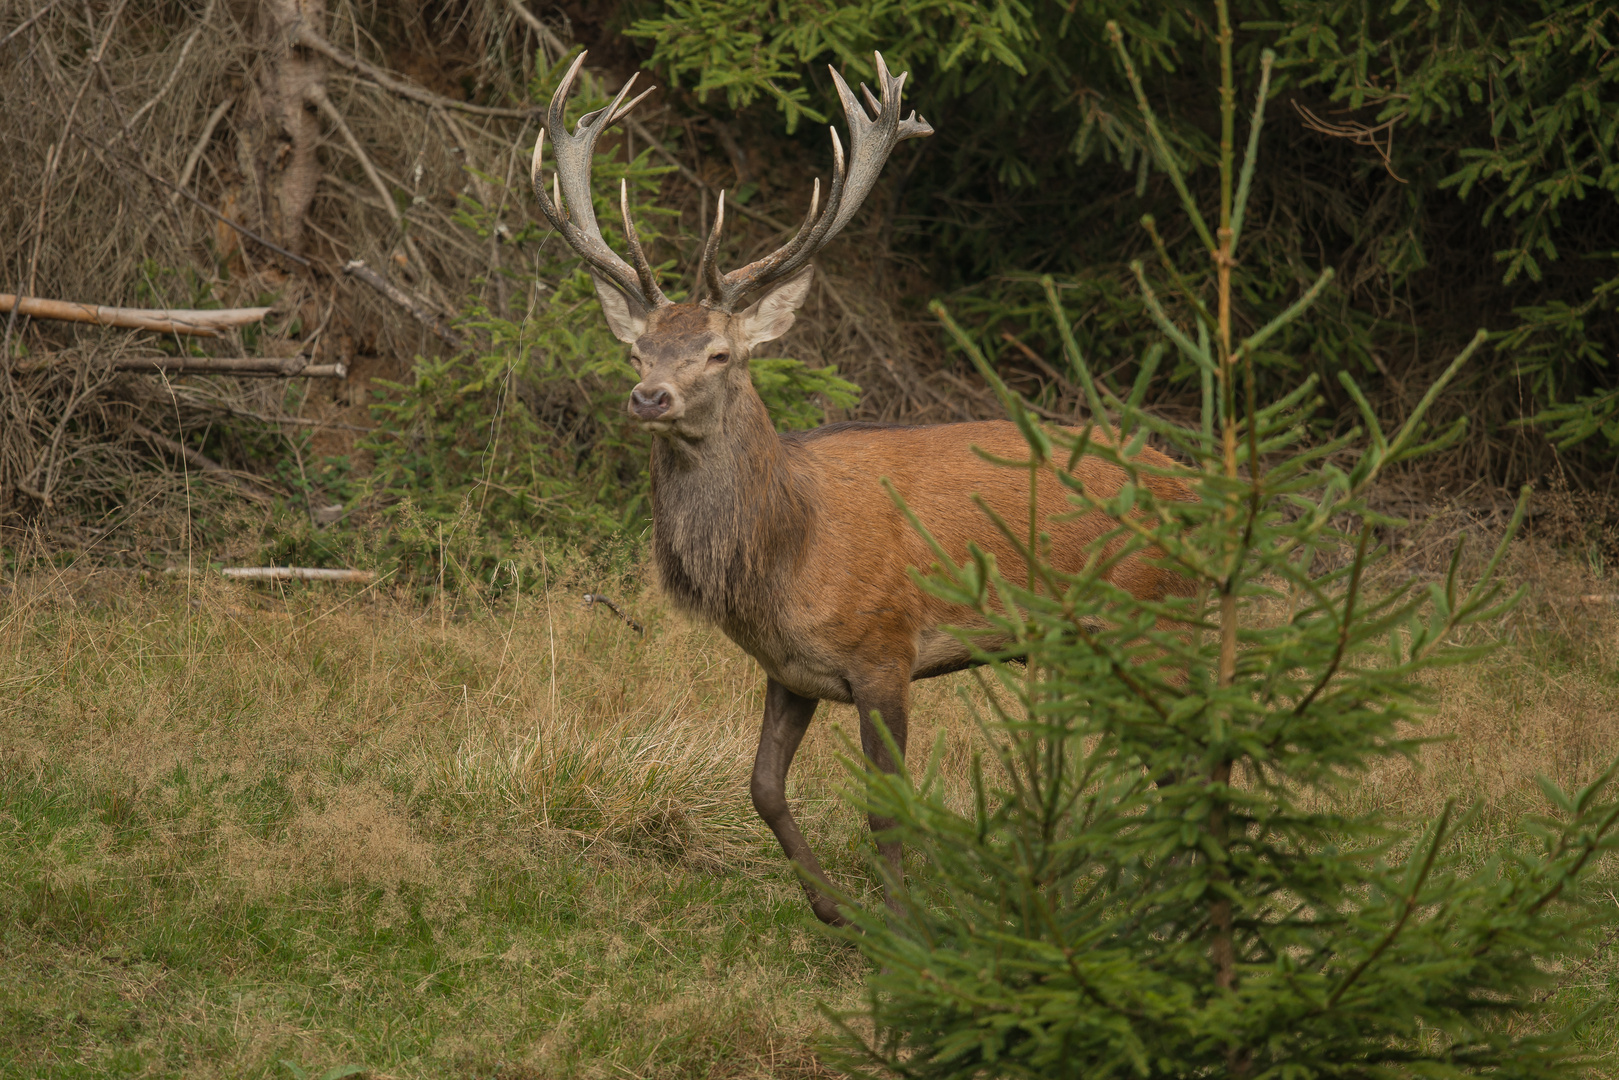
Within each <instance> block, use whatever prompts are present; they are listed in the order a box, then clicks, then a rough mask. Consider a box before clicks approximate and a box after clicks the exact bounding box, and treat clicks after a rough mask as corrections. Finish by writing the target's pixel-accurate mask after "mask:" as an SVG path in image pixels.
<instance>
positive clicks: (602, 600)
mask: <svg viewBox="0 0 1619 1080" xmlns="http://www.w3.org/2000/svg"><path fill="white" fill-rule="evenodd" d="M592 604H600V605H601V606H602V607H604V608H606V609H607V610H608V611H611V612H612V613H613V614H614V615H617V616H618V617H619V618H620V619H623V620H624V625H625V626H627V627H629V628H630V629H631V630H634V631H635V632H636V633H637V634H644V633H646V628H645V627H644V626H642V625H641V624H640V623H638V622H636V621H635V620H634V619H632V618H630V617H629V616H628V615H626V614H624V612H623V611H622V610H621V609H620V608H619V606H618V605H617V604H615V603H613V602H612V601H611V600H609V599H607V597H605V596H603V595H602V594H601V593H588V592H587V593H585V607H590V606H591V605H592Z"/></svg>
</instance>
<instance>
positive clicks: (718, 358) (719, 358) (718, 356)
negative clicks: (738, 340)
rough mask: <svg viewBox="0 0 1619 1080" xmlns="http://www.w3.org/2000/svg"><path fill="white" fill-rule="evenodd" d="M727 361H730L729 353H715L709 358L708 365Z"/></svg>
mask: <svg viewBox="0 0 1619 1080" xmlns="http://www.w3.org/2000/svg"><path fill="white" fill-rule="evenodd" d="M729 359H731V354H730V353H728V352H717V353H714V354H712V355H710V356H709V358H708V362H709V363H710V364H723V363H725V362H726V361H727V360H729Z"/></svg>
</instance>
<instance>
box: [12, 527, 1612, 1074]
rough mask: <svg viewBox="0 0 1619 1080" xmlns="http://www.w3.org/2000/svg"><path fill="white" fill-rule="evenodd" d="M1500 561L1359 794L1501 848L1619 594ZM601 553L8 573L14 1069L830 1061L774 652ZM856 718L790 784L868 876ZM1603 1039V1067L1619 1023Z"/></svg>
mask: <svg viewBox="0 0 1619 1080" xmlns="http://www.w3.org/2000/svg"><path fill="white" fill-rule="evenodd" d="M1512 573H1513V574H1515V575H1517V576H1518V577H1519V578H1520V579H1522V580H1525V581H1528V582H1531V583H1532V584H1533V586H1534V589H1535V591H1534V593H1533V594H1532V597H1531V601H1530V603H1529V604H1528V605H1527V606H1526V607H1525V608H1524V609H1523V611H1522V613H1521V614H1520V615H1518V616H1516V617H1515V618H1516V619H1517V621H1516V622H1515V624H1514V625H1513V626H1512V627H1510V631H1511V634H1510V636H1511V638H1512V640H1511V643H1510V644H1509V645H1508V647H1507V648H1506V649H1505V650H1504V651H1503V652H1502V653H1500V654H1498V661H1497V662H1494V663H1492V664H1490V665H1488V666H1485V667H1480V668H1475V669H1467V670H1458V671H1455V672H1451V673H1448V674H1447V675H1445V676H1444V677H1443V678H1442V679H1441V680H1440V681H1439V682H1438V683H1437V684H1436V690H1437V694H1438V711H1437V713H1436V714H1435V716H1434V717H1433V718H1432V720H1431V721H1430V722H1429V723H1428V724H1427V731H1428V733H1429V734H1433V735H1443V736H1448V737H1449V739H1448V741H1444V742H1439V743H1435V744H1434V745H1432V746H1430V747H1428V748H1427V750H1426V751H1425V752H1424V754H1423V755H1422V760H1421V762H1420V763H1419V765H1418V766H1412V765H1407V764H1404V763H1390V764H1385V765H1382V766H1380V767H1378V768H1377V769H1375V770H1373V771H1372V773H1371V774H1370V775H1369V776H1368V778H1367V781H1366V783H1365V784H1364V785H1363V786H1362V787H1361V788H1360V789H1359V791H1360V797H1364V798H1367V799H1376V800H1377V801H1378V802H1379V803H1380V804H1382V805H1384V806H1391V807H1394V808H1397V809H1399V810H1400V811H1402V812H1406V813H1409V814H1411V815H1413V816H1423V815H1426V814H1428V813H1431V812H1432V810H1433V809H1434V807H1436V806H1437V805H1438V804H1439V803H1440V802H1442V801H1443V799H1444V798H1446V797H1448V796H1452V795H1455V796H1459V797H1461V798H1463V799H1471V798H1475V797H1477V798H1481V799H1482V800H1483V802H1484V811H1485V812H1484V814H1483V815H1482V816H1481V818H1480V822H1481V824H1480V827H1479V828H1477V829H1476V830H1475V832H1476V836H1475V837H1474V838H1473V840H1472V841H1470V842H1472V843H1476V844H1479V845H1481V847H1480V850H1481V851H1482V850H1483V849H1484V848H1485V847H1487V846H1488V845H1489V844H1493V843H1499V841H1500V837H1501V836H1502V835H1504V832H1505V827H1506V825H1507V823H1508V822H1509V821H1510V820H1511V819H1512V818H1514V817H1515V816H1516V815H1517V814H1519V813H1521V812H1523V811H1526V810H1536V809H1539V808H1540V803H1539V797H1538V795H1537V794H1536V792H1535V788H1534V783H1533V776H1534V774H1535V773H1537V772H1546V773H1548V774H1550V775H1553V776H1554V777H1556V778H1557V779H1559V781H1560V782H1563V783H1565V784H1566V783H1573V782H1577V781H1578V780H1579V779H1580V778H1581V777H1584V776H1587V775H1589V773H1590V770H1591V769H1592V768H1593V767H1594V764H1595V763H1596V762H1599V761H1602V760H1605V759H1606V758H1611V757H1612V756H1613V754H1614V753H1616V752H1619V679H1615V677H1614V670H1615V660H1616V657H1615V649H1616V647H1619V643H1616V636H1615V635H1616V631H1619V619H1616V617H1615V613H1614V611H1613V609H1612V608H1611V607H1601V606H1597V607H1585V608H1579V609H1578V612H1579V614H1578V616H1575V615H1573V614H1572V612H1573V610H1575V609H1571V608H1570V607H1569V604H1568V601H1567V596H1566V595H1565V594H1568V595H1584V594H1586V593H1591V592H1595V591H1597V586H1599V585H1600V584H1601V583H1600V581H1597V580H1596V579H1591V578H1589V575H1590V574H1592V573H1593V571H1591V570H1590V569H1589V568H1588V567H1584V568H1582V567H1578V566H1571V565H1570V564H1568V563H1567V562H1559V561H1556V560H1555V559H1553V558H1552V557H1550V555H1549V554H1548V553H1547V551H1546V550H1544V549H1542V548H1537V547H1535V546H1533V545H1530V544H1525V545H1520V547H1519V549H1518V551H1517V552H1516V554H1515V556H1514V563H1513V567H1512ZM592 584H593V583H591V582H585V581H576V580H574V579H573V578H571V577H570V576H569V575H568V574H567V573H563V574H562V575H560V578H559V579H558V578H553V580H552V585H551V588H550V589H549V590H548V591H536V592H533V593H529V592H521V593H519V594H518V595H517V596H515V597H513V596H512V595H511V594H508V595H507V596H506V598H505V599H504V600H503V601H502V602H501V603H500V604H499V605H498V606H497V607H496V608H494V609H489V608H482V607H478V608H470V609H468V608H464V609H461V610H457V609H456V608H455V607H454V606H453V605H451V604H450V603H448V602H446V603H444V604H442V605H429V606H427V607H423V606H420V605H419V604H416V603H413V602H409V601H407V600H404V599H396V598H394V597H391V596H389V595H387V594H386V593H385V592H383V591H381V590H377V589H372V590H367V591H363V592H360V593H357V594H356V593H352V592H346V591H337V590H332V589H327V588H324V587H308V588H300V589H295V590H289V591H287V592H284V593H277V592H268V591H256V590H253V589H249V588H245V587H240V586H235V585H230V584H227V583H223V582H219V581H217V580H214V579H210V578H205V577H197V578H191V579H186V578H167V579H165V578H161V577H159V578H150V577H148V578H139V577H136V576H132V575H128V574H123V573H115V572H109V571H100V572H96V573H86V574H77V575H68V574H65V573H56V574H46V573H41V574H36V575H33V576H29V577H25V578H23V579H21V580H18V581H16V582H14V583H12V584H11V585H10V587H9V589H8V591H7V593H6V596H5V598H4V600H3V601H0V746H3V747H4V750H3V751H0V858H3V860H4V863H3V865H4V871H3V872H0V879H3V881H4V884H0V907H3V908H4V917H3V918H0V972H3V974H0V1075H18V1076H22V1075H29V1076H33V1075H42V1074H49V1075H76V1074H78V1073H81V1072H82V1073H86V1074H89V1073H94V1074H97V1075H101V1074H105V1073H107V1072H117V1073H119V1074H129V1075H167V1074H170V1073H174V1074H181V1073H183V1074H184V1075H187V1076H211V1075H231V1076H242V1075H251V1076H269V1075H287V1074H286V1073H285V1071H284V1070H282V1069H281V1068H280V1067H279V1066H278V1065H277V1062H279V1061H280V1060H281V1059H283V1058H285V1059H288V1060H293V1061H297V1062H300V1063H302V1064H304V1065H306V1066H316V1065H319V1066H321V1067H325V1066H327V1065H331V1064H334V1063H338V1062H343V1061H355V1062H363V1063H365V1064H367V1065H369V1066H370V1067H371V1068H372V1069H373V1070H374V1074H375V1075H379V1076H418V1075H434V1076H442V1075H455V1076H467V1077H473V1076H477V1077H487V1076H490V1075H500V1076H536V1077H537V1076H547V1077H550V1076H581V1077H594V1076H609V1075H612V1076H626V1075H628V1076H704V1077H733V1076H734V1077H745V1076H807V1075H817V1074H819V1073H820V1072H821V1071H822V1067H821V1066H820V1065H819V1064H818V1062H817V1059H816V1057H815V1052H814V1040H815V1039H816V1037H817V1035H818V1033H819V1032H820V1030H821V1026H820V1022H819V1020H818V1019H817V1017H816V1014H815V1012H814V1008H813V1006H814V1003H815V1002H816V1001H817V1000H824V1001H831V1002H839V1001H844V1000H847V999H848V997H849V996H850V995H852V994H854V993H855V992H857V990H858V986H859V976H860V968H859V965H858V963H857V961H856V960H855V958H854V957H853V955H852V954H850V953H849V952H848V951H846V950H845V949H843V948H842V947H841V946H839V945H836V944H834V943H832V942H829V941H828V940H826V939H825V938H823V937H821V936H820V935H819V934H818V932H817V930H816V927H815V925H814V923H813V920H812V919H811V918H810V916H809V914H808V911H807V909H806V907H805V905H804V904H803V902H802V898H801V895H800V893H799V889H798V886H797V884H796V883H795V881H794V879H793V878H792V876H791V874H790V873H789V872H788V870H787V868H786V867H785V866H784V864H783V862H782V860H781V858H780V855H779V852H778V850H777V849H776V847H775V844H774V841H773V840H772V839H771V837H770V836H769V834H768V833H767V832H766V831H765V829H764V828H763V826H762V825H760V824H759V823H758V821H757V820H756V818H755V817H754V815H753V812H752V810H751V807H750V806H749V804H748V797H747V776H748V770H749V766H750V763H751V758H752V750H753V743H752V740H753V737H754V734H755V731H756V725H757V716H758V712H759V709H760V705H761V691H762V685H761V678H760V676H759V674H758V672H757V669H756V668H755V666H754V665H753V663H752V662H751V661H750V660H748V659H747V658H746V657H744V656H742V655H741V654H740V653H739V652H738V651H737V650H736V649H735V648H734V647H733V646H731V645H730V644H729V643H727V642H725V641H724V640H723V639H722V638H720V637H719V636H718V635H716V634H714V633H713V632H711V631H708V630H704V629H701V628H697V627H693V626H691V625H689V624H687V623H685V622H684V621H682V620H680V619H679V618H676V617H673V616H671V615H670V614H669V613H668V612H667V611H665V610H664V609H663V608H662V606H661V605H660V602H659V601H658V599H657V598H656V596H655V595H654V594H652V593H651V592H650V591H646V592H642V593H640V594H638V595H632V596H629V597H627V598H626V599H624V600H623V601H621V602H623V603H626V604H627V606H629V607H630V609H631V610H632V613H633V614H635V615H636V616H637V617H638V618H640V619H641V620H642V621H643V622H645V623H646V624H647V627H648V629H647V633H646V636H645V637H644V638H643V637H639V636H637V635H635V634H634V633H633V632H631V631H630V630H629V629H628V628H626V627H625V626H624V625H623V624H622V623H620V622H619V621H617V620H616V619H614V618H613V617H612V616H611V615H609V614H608V613H606V612H604V611H602V610H601V609H600V608H597V609H593V610H586V609H584V608H582V607H581V605H580V604H579V603H578V601H577V597H578V595H579V594H580V593H581V592H583V591H585V590H586V588H588V587H590V586H591V585H592ZM592 591H593V590H592ZM468 603H470V602H468ZM553 672H554V676H555V677H554V678H553ZM970 686H971V682H970V680H969V679H967V678H966V677H961V676H958V677H954V678H950V679H942V680H936V681H934V682H931V683H925V684H920V685H919V686H918V687H917V688H916V691H917V692H916V697H915V709H914V712H915V720H914V727H913V732H914V734H913V743H912V746H913V750H912V754H913V764H914V763H916V762H918V761H919V760H920V759H921V756H923V755H925V754H926V753H927V750H928V748H929V747H930V746H931V745H932V743H933V741H934V739H935V738H942V739H943V740H944V743H945V763H946V770H947V772H950V773H953V774H955V775H956V776H957V779H958V781H959V779H960V775H961V774H963V773H964V772H965V768H964V766H965V762H966V760H967V756H968V754H969V753H970V751H971V749H972V748H973V746H974V745H975V740H976V739H977V738H978V736H977V734H976V732H975V730H974V729H973V727H972V724H971V722H970V720H969V713H968V710H967V708H966V706H965V705H964V704H963V703H962V702H961V700H960V699H959V697H958V696H957V692H958V690H960V689H961V688H963V687H970ZM853 719H854V718H853V714H852V710H849V709H846V708H838V709H832V710H829V711H828V712H827V713H826V714H824V715H823V716H822V717H821V719H820V722H819V723H817V724H816V725H815V726H814V727H813V728H812V731H811V734H810V736H809V738H808V740H807V741H806V745H805V748H804V750H803V751H802V756H801V758H800V762H799V764H798V765H797V767H796V769H795V772H794V780H793V788H792V795H793V797H794V799H795V801H796V803H797V805H798V806H799V807H800V808H801V814H802V817H803V818H804V820H805V823H806V827H807V830H808V832H809V833H810V835H811V838H812V842H813V843H814V844H815V845H816V846H817V848H818V849H819V850H820V851H821V853H822V854H823V856H824V857H825V859H826V862H827V863H828V869H829V870H830V872H831V873H833V874H834V875H836V876H837V877H839V878H840V879H841V880H842V881H843V882H844V883H845V884H847V885H849V886H851V887H853V888H856V889H869V888H870V884H871V883H870V878H869V876H868V875H867V873H866V871H865V869H864V865H863V861H862V860H863V855H862V852H863V850H864V839H863V836H864V830H863V825H862V822H861V821H860V820H859V818H858V817H857V816H856V815H855V814H854V813H853V812H852V811H850V810H848V809H847V808H846V807H844V806H843V805H842V804H841V803H840V802H839V801H838V799H837V798H836V793H837V790H838V788H839V786H840V784H841V783H842V775H843V774H842V771H841V768H840V766H839V764H838V761H837V755H838V750H839V743H838V739H837V737H836V734H835V731H834V728H836V727H839V726H841V727H842V728H843V729H844V730H845V731H852V730H853V728H854V723H853ZM1613 952H1614V950H1613V949H1612V948H1611V947H1610V949H1609V950H1608V952H1607V953H1604V954H1602V955H1601V956H1599V957H1598V958H1597V960H1596V963H1595V965H1594V966H1592V967H1587V968H1581V969H1577V970H1575V971H1572V972H1571V973H1570V976H1569V981H1568V985H1567V986H1566V987H1564V989H1563V990H1562V991H1561V993H1562V994H1563V995H1565V996H1566V998H1567V1000H1568V1001H1569V1002H1570V1005H1571V1007H1572V1006H1573V1005H1575V1004H1578V1003H1580V1002H1586V1003H1591V1004H1599V1003H1600V1002H1603V1001H1609V1002H1611V1000H1612V999H1613V990H1612V981H1613V979H1614V978H1615V970H1616V968H1619V959H1616V957H1615V956H1614V955H1613ZM1576 976H1577V977H1576ZM1582 995H1583V996H1582ZM1603 995H1607V996H1606V997H1604V996H1603ZM1560 1000H1562V999H1560ZM1586 1040H1587V1044H1588V1046H1589V1048H1590V1049H1591V1050H1592V1051H1593V1052H1596V1053H1599V1054H1603V1055H1608V1056H1609V1057H1610V1058H1611V1057H1612V1055H1613V1054H1614V1052H1615V1046H1616V1043H1619V1031H1615V1030H1613V1025H1612V1024H1608V1026H1606V1027H1604V1026H1603V1024H1602V1023H1600V1022H1598V1023H1594V1024H1593V1026H1592V1027H1591V1029H1590V1030H1589V1032H1588V1034H1587V1036H1586Z"/></svg>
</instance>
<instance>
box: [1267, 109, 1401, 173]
mask: <svg viewBox="0 0 1619 1080" xmlns="http://www.w3.org/2000/svg"><path fill="white" fill-rule="evenodd" d="M1293 110H1294V111H1295V112H1297V113H1298V114H1299V119H1300V120H1301V122H1302V123H1303V124H1304V126H1305V127H1307V128H1309V129H1310V130H1311V131H1316V132H1320V133H1321V134H1322V135H1330V136H1332V137H1333V138H1335V139H1348V140H1349V141H1350V142H1352V143H1354V144H1355V145H1356V146H1370V147H1371V148H1372V149H1373V150H1376V151H1377V156H1378V157H1380V158H1382V159H1383V168H1384V169H1385V170H1386V171H1387V172H1388V174H1389V175H1390V176H1392V177H1394V179H1396V180H1398V181H1399V182H1400V183H1402V184H1403V183H1405V182H1406V181H1405V180H1404V179H1403V178H1401V176H1400V175H1399V174H1398V173H1396V172H1395V171H1394V164H1393V162H1392V161H1391V160H1390V157H1391V156H1392V155H1393V153H1394V125H1396V124H1398V123H1399V122H1400V121H1401V120H1404V119H1405V117H1406V112H1405V110H1401V111H1400V112H1398V113H1396V114H1395V115H1393V116H1391V117H1389V118H1388V119H1387V120H1385V121H1383V122H1382V123H1381V124H1378V125H1376V126H1375V127H1373V126H1370V125H1367V124H1362V123H1359V122H1357V121H1354V120H1351V121H1349V122H1348V123H1345V124H1334V123H1332V122H1330V121H1327V120H1323V119H1321V118H1320V117H1319V116H1317V115H1316V114H1315V113H1313V112H1311V111H1310V110H1309V109H1308V108H1306V107H1305V106H1303V105H1300V104H1299V103H1298V100H1297V99H1294V101H1293ZM1379 135H1384V136H1385V139H1384V143H1379V142H1378V141H1377V137H1378V136H1379ZM1385 143H1386V145H1385Z"/></svg>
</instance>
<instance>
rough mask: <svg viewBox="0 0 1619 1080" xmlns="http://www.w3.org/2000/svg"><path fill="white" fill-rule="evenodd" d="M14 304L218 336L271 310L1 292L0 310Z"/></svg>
mask: <svg viewBox="0 0 1619 1080" xmlns="http://www.w3.org/2000/svg"><path fill="white" fill-rule="evenodd" d="M13 308H16V310H17V314H19V315H32V316H33V317H34V318H36V319H59V320H62V321H63V322H81V323H95V324H97V325H98V326H121V327H124V328H126V329H130V330H153V331H156V332H157V333H160V334H192V335H194V336H196V337H218V336H219V331H220V330H222V329H225V328H226V327H231V326H247V325H248V324H250V323H256V322H261V321H263V319H264V317H265V316H266V315H268V314H269V313H270V312H271V311H272V310H273V309H272V308H267V307H256V308H223V309H221V310H218V311H194V310H180V309H175V310H164V309H158V308H115V307H103V306H101V305H100V304H80V303H76V302H74V301H71V300H44V299H41V298H40V297H37V296H24V297H22V298H21V299H20V300H19V299H18V298H17V297H16V296H15V295H13V294H11V293H0V311H10V310H12V309H13Z"/></svg>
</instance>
